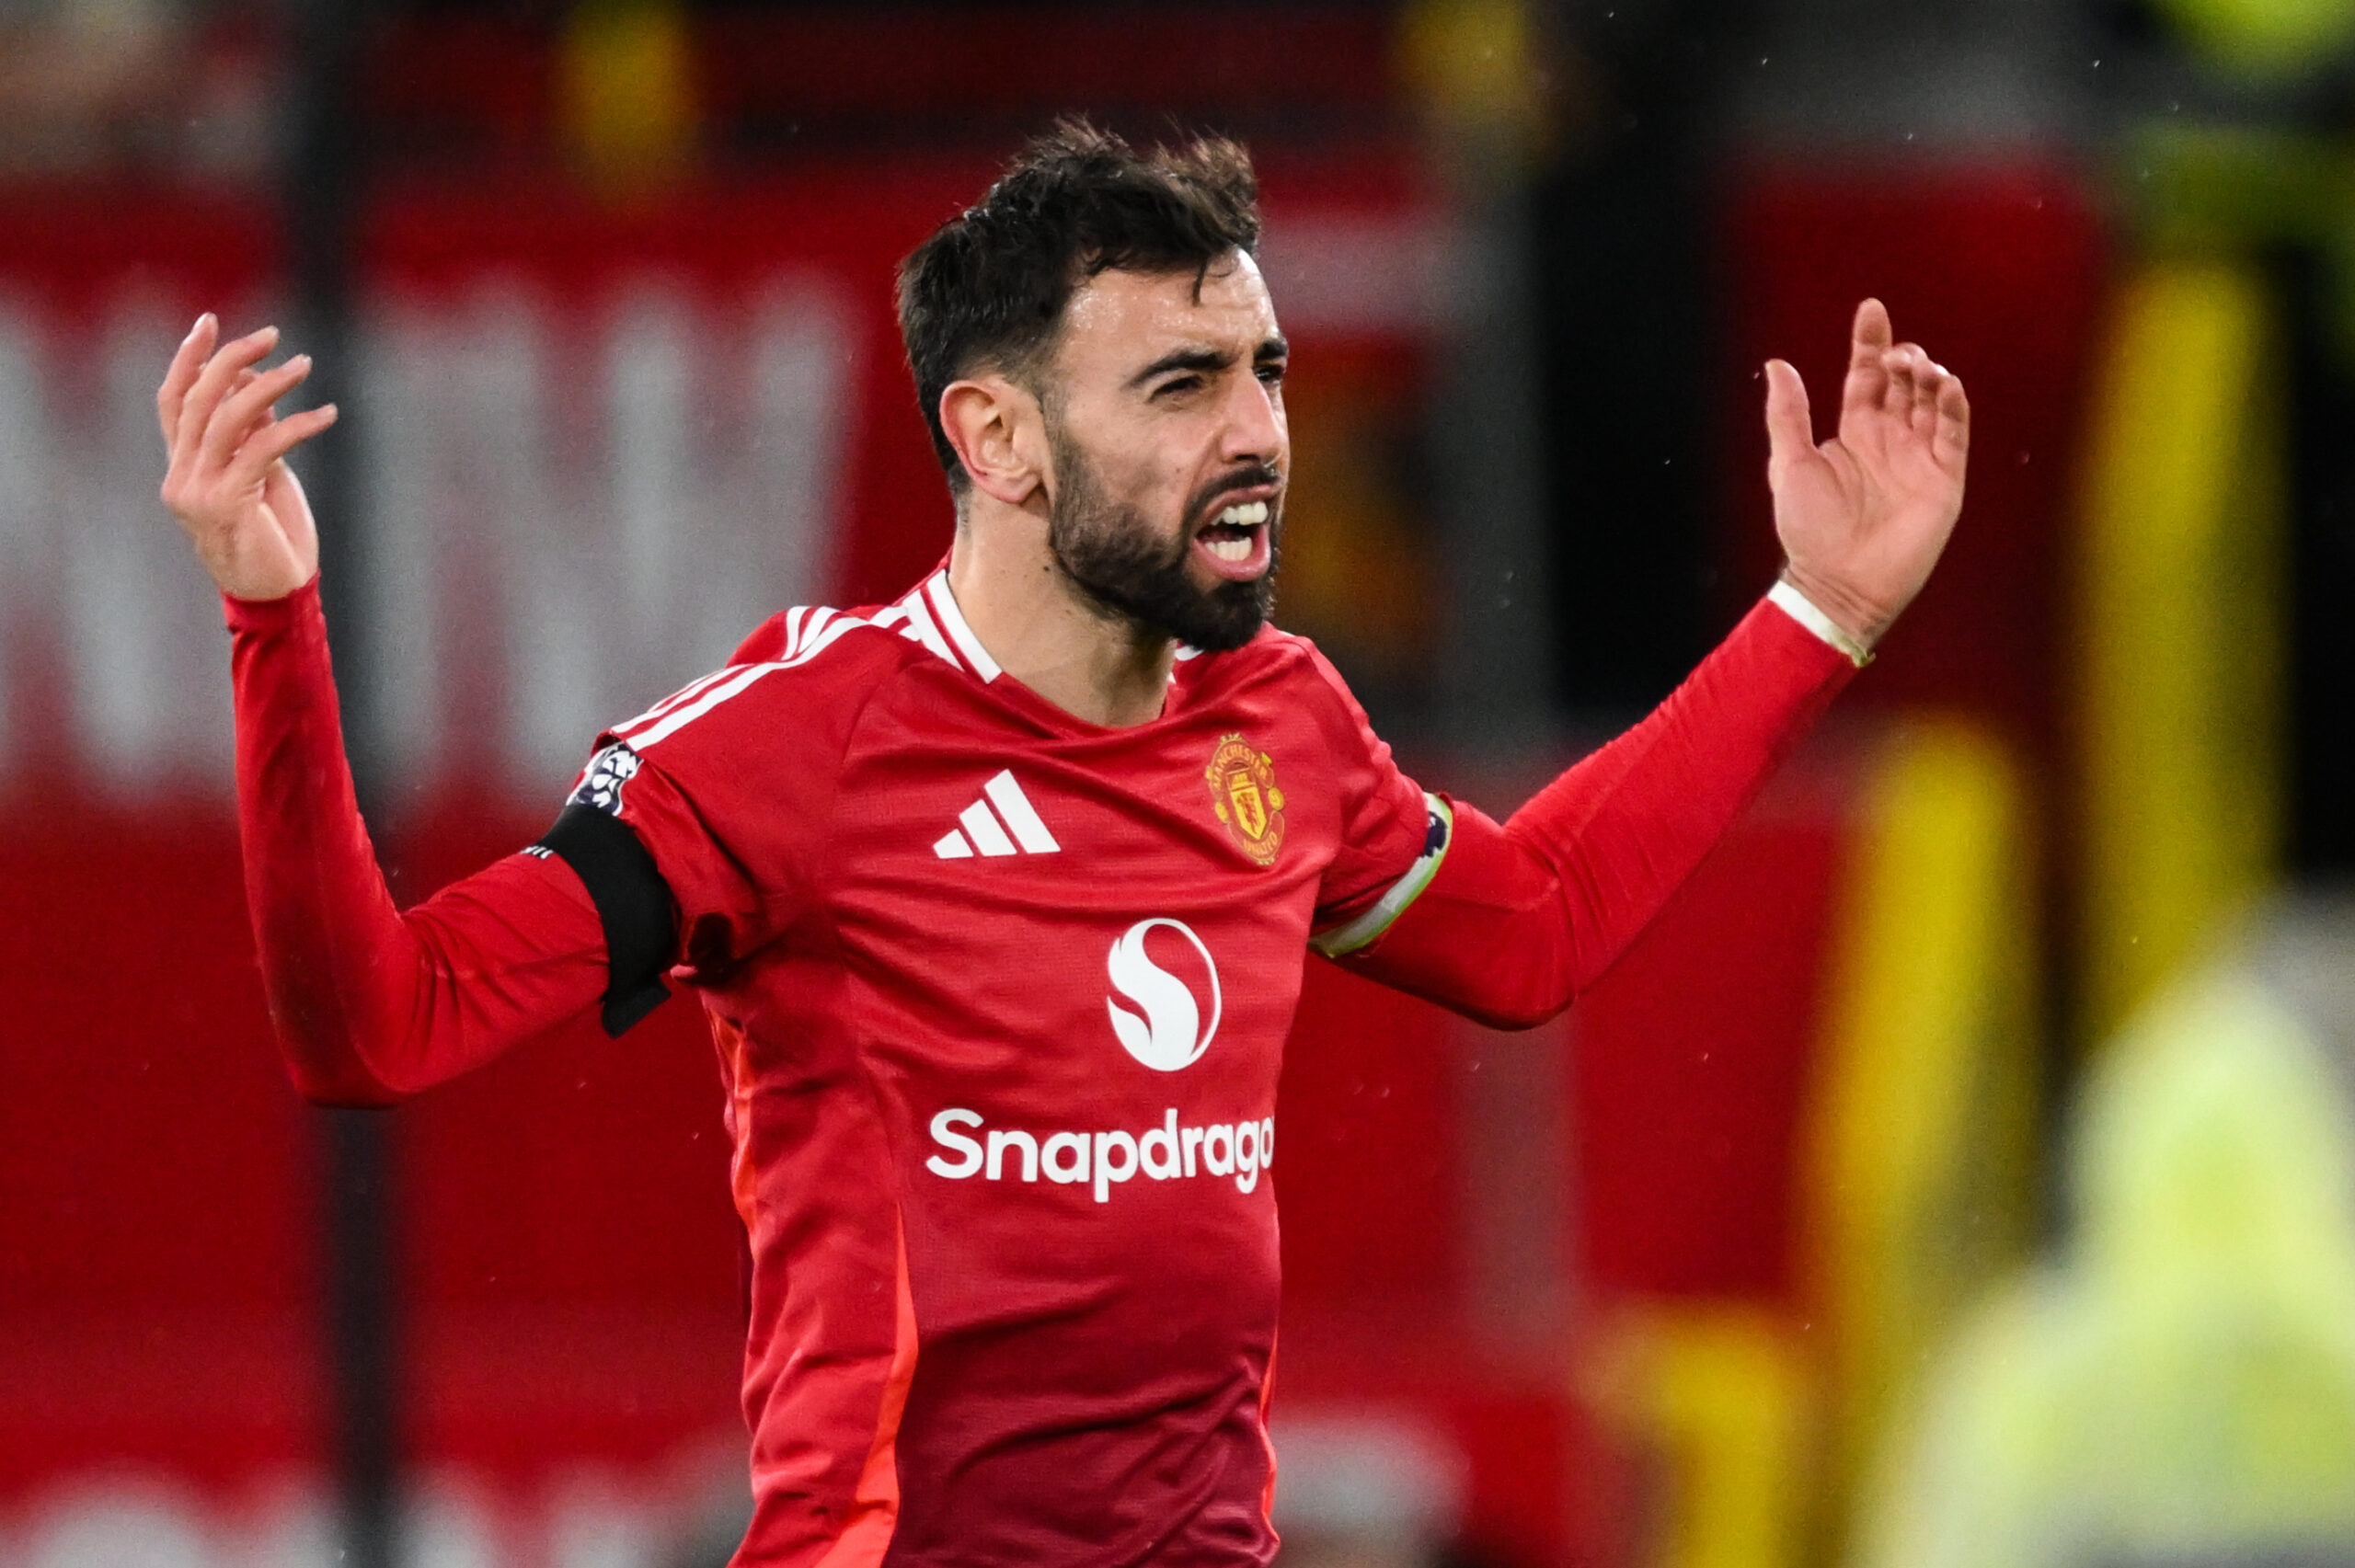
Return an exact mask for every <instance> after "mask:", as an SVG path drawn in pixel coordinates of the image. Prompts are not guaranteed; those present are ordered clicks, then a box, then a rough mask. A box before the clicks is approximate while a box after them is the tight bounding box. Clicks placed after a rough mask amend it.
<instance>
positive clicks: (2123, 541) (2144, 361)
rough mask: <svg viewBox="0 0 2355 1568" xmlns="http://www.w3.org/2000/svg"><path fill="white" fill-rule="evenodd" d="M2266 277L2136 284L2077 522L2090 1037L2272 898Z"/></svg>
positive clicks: (2276, 559)
mask: <svg viewBox="0 0 2355 1568" xmlns="http://www.w3.org/2000/svg"><path fill="white" fill-rule="evenodd" d="M2269 317H2270V312H2269V309H2268V306H2267V302H2266V298H2265V295H2264V292H2263V289H2262V286H2261V285H2260V283H2259V282H2258V280H2257V278H2256V277H2255V276H2254V274H2253V273H2252V272H2251V271H2250V270H2248V269H2242V268H2235V267H2230V266H2226V265H2223V264H2221V263H2215V264H2211V263H2192V262H2165V263H2160V264H2157V265H2154V266H2152V267H2149V268H2147V269H2144V270H2143V271H2142V274H2141V275H2140V276H2138V277H2136V278H2134V279H2133V280H2131V281H2130V282H2129V283H2128V284H2127V286H2126V288H2125V290H2124V291H2123V292H2122V294H2121V297H2120V298H2119V303H2118V306H2117V315H2116V319H2115V321H2114V323H2113V326H2112V328H2111V332H2110V337H2109V344H2108V349H2107V351H2106V355H2105V358H2104V361H2103V362H2102V365H2101V369H2100V372H2099V376H2098V382H2097V387H2096V398H2095V404H2094V418H2093V439H2092V446H2091V456H2090V460H2089V464H2088V468H2087V475H2086V484H2085V498H2084V503H2083V513H2084V520H2083V526H2082V544H2081V555H2080V571H2079V579H2080V580H2079V584H2078V622H2079V632H2080V636H2081V647H2080V663H2081V667H2082V668H2081V670H2080V677H2081V687H2080V691H2079V693H2078V695H2079V704H2080V705H2079V716H2078V727H2079V732H2080V739H2081V751H2082V758H2081V761H2082V768H2083V783H2084V790H2085V795H2084V799H2085V822H2084V838H2085V970H2084V976H2085V993H2086V1001H2087V1007H2088V1012H2089V1014H2090V1016H2089V1019H2088V1023H2089V1024H2090V1025H2091V1027H2090V1029H2089V1031H2088V1033H2089V1036H2091V1037H2099V1036H2103V1035H2106V1034H2108V1032H2109V1031H2111V1030H2112V1029H2114V1028H2116V1027H2117V1025H2118V1024H2119V1021H2120V1020H2121V1019H2123V1018H2124V1017H2125V1016H2126V1015H2127V1013H2129V1012H2130V1011H2131V1009H2132V1008H2133V1007H2134V1005H2135V1004H2136V1003H2137V1002H2139V1001H2142V999H2143V998H2144V997H2146V996H2148V995H2149V994H2151V992H2152V991H2153V990H2154V988H2155V986H2156V985H2157V983H2158V982H2159V980H2160V979H2163V978H2164V977H2165V976H2168V975H2172V974H2175V973H2177V972H2178V971H2179V970H2180V969H2181V968H2182V967H2183V966H2184V964H2185V963H2186V962H2187V961H2188V960H2189V959H2190V958H2191V957H2192V956H2193V955H2194V954H2196V953H2197V952H2198V951H2199V950H2200V947H2201V945H2202V944H2204V943H2205V942H2207V941H2208V940H2209V938H2210V937H2211V935H2212V934H2213V933H2214V932H2215V931H2216V930H2217V928H2218V926H2219V923H2220V922H2221V921H2223V920H2224V919H2226V918H2227V917H2229V916H2230V915H2231V914H2232V913H2233V912H2234V911H2235V910H2238V909H2240V908H2242V907H2243V906H2244V905H2245V904H2246V902H2247V901H2248V899H2249V898H2251V897H2252V896H2253V895H2255V894H2257V893H2258V892H2260V891H2261V890H2263V889H2264V888H2265V887H2268V886H2269V884H2270V882H2271V881H2272V879H2273V877H2274V875H2275V867H2276V863H2277V859H2278V856H2279V851H2280V836H2281V829H2280V814H2281V793H2282V785H2281V779H2280V773H2281V761H2280V757H2281V742H2280V702H2281V698H2280V687H2281V679H2282V678H2281V668H2282V653H2281V643H2282V636H2283V633H2282V628H2281V620H2282V609H2281V598H2282V592H2281V585H2280V578H2281V571H2282V567H2281V562H2282V553H2283V543H2282V542H2283V533H2284V525H2283V506H2284V500H2283V491H2284V476H2283V469H2284V464H2285V458H2284V452H2283V447H2282V441H2281V435H2280V423H2281V422H2280V418H2279V411H2278V406H2279V402H2280V396H2279V389H2278V387H2277V385H2276V383H2277V381H2278V378H2279V377H2280V375H2281V373H2282V370H2281V366H2282V360H2281V357H2280V355H2279V354H2276V353H2273V352H2271V348H2272V345H2273V341H2274V332H2273V328H2272V326H2271V322H2270V319H2269Z"/></svg>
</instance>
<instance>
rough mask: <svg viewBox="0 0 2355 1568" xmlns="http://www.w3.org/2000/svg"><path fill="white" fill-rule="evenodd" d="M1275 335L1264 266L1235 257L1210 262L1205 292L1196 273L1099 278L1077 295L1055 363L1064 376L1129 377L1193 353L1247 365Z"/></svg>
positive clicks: (1124, 273)
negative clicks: (1218, 353)
mask: <svg viewBox="0 0 2355 1568" xmlns="http://www.w3.org/2000/svg"><path fill="white" fill-rule="evenodd" d="M1275 335H1276V306H1275V302H1274V301H1273V300H1271V299H1269V296H1268V284H1267V280H1266V279H1264V278H1262V277H1261V276H1260V275H1259V264H1258V262H1256V261H1254V260H1253V259H1252V258H1250V257H1248V256H1246V255H1245V254H1244V253H1242V252H1241V251H1236V252H1235V253H1233V254H1232V255H1230V256H1228V257H1226V258H1224V259H1223V260H1219V261H1214V262H1212V264H1211V268H1210V270H1209V271H1208V272H1206V273H1204V274H1203V275H1202V278H1201V286H1200V289H1199V290H1198V289H1197V288H1196V287H1195V280H1194V273H1193V271H1192V269H1187V270H1185V271H1182V272H1132V271H1128V270H1125V269H1117V268H1116V269H1110V270H1108V271H1104V272H1098V273H1097V275H1096V276H1095V277H1093V278H1090V279H1088V280H1086V282H1084V283H1082V284H1081V285H1080V286H1079V288H1078V289H1077V290H1075V291H1074V292H1073V294H1072V297H1071V303H1070V304H1069V305H1068V306H1067V307H1065V310H1064V313H1063V341H1062V343H1061V345H1060V346H1059V348H1058V350H1057V355H1056V357H1057V358H1058V359H1059V360H1060V361H1062V362H1063V367H1064V369H1065V370H1066V371H1074V372H1086V371H1087V370H1091V369H1101V370H1106V371H1114V372H1120V373H1123V374H1126V373H1129V372H1133V371H1135V370H1136V369H1137V368H1139V367H1140V366H1143V365H1145V364H1149V363H1151V362H1152V361H1155V360H1156V359H1158V358H1160V357H1161V356H1162V355H1164V354H1166V353H1168V352H1170V351H1172V350H1174V349H1183V348H1187V347H1195V346H1199V347H1203V348H1210V349H1219V350H1222V351H1224V352H1227V353H1232V354H1235V355H1238V356H1240V357H1242V358H1244V359H1246V360H1247V359H1249V358H1250V356H1251V354H1252V352H1253V351H1254V350H1255V349H1258V346H1259V345H1260V344H1261V343H1263V342H1265V341H1266V340H1267V339H1268V338H1272V337H1274V336H1275ZM1123 365H1125V366H1126V370H1125V371H1123V370H1122V368H1121V367H1122V366H1123Z"/></svg>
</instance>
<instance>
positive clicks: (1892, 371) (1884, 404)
mask: <svg viewBox="0 0 2355 1568" xmlns="http://www.w3.org/2000/svg"><path fill="white" fill-rule="evenodd" d="M1921 366H1922V359H1921V354H1920V351H1919V350H1918V349H1914V348H1913V346H1912V345H1910V344H1905V345H1901V346H1900V347H1898V348H1894V349H1889V350H1887V351H1886V352H1884V353H1883V354H1882V355H1881V367H1882V369H1883V370H1884V371H1885V372H1887V374H1888V379H1887V381H1886V383H1884V385H1883V387H1882V390H1881V398H1880V411H1881V412H1882V413H1883V414H1886V415H1888V416H1889V417H1890V418H1892V419H1895V420H1897V421H1898V422H1899V423H1900V424H1907V423H1910V422H1912V420H1913V399H1914V385H1915V382H1916V380H1917V378H1918V377H1919V375H1920V373H1921Z"/></svg>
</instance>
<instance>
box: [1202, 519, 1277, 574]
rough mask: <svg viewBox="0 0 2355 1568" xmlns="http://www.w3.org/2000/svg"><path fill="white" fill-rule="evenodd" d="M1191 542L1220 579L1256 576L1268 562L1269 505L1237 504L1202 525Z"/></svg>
mask: <svg viewBox="0 0 2355 1568" xmlns="http://www.w3.org/2000/svg"><path fill="white" fill-rule="evenodd" d="M1194 541H1195V543H1196V544H1199V545H1200V546H1201V550H1202V553H1203V554H1204V555H1207V556H1209V557H1210V559H1211V562H1212V567H1213V569H1214V570H1216V571H1217V572H1218V574H1219V575H1220V576H1221V577H1226V578H1252V577H1256V576H1258V573H1259V572H1260V571H1262V570H1264V569H1265V568H1266V565H1267V560H1268V503H1267V502H1265V501H1238V502H1236V503H1235V505H1233V506H1230V507H1228V508H1226V509H1224V510H1223V511H1221V512H1220V513H1219V514H1218V515H1217V516H1216V517H1214V518H1212V520H1211V521H1209V522H1207V523H1204V524H1203V525H1202V527H1201V528H1200V530H1199V531H1198V532H1196V533H1195V535H1194Z"/></svg>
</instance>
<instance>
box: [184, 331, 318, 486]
mask: <svg viewBox="0 0 2355 1568" xmlns="http://www.w3.org/2000/svg"><path fill="white" fill-rule="evenodd" d="M310 373H311V356H310V355H308V354H297V355H295V356H294V357H293V359H291V360H289V361H286V362H285V363H284V364H282V365H280V366H278V367H277V368H276V369H274V370H270V371H265V372H262V373H261V374H259V375H257V376H255V377H254V378H253V379H252V380H251V381H250V382H248V383H247V384H246V385H244V386H242V387H240V388H238V389H237V390H236V391H235V392H233V393H231V394H230V395H228V396H226V397H224V398H223V399H222V400H221V406H220V407H219V408H217V409H215V410H214V411H213V418H212V421H211V422H210V423H209V424H207V425H206V426H205V428H204V461H205V463H206V464H207V465H209V466H211V467H214V468H218V467H221V466H222V465H224V464H226V463H227V462H228V461H229V459H230V458H231V457H233V456H235V455H236V451H237V446H238V443H239V442H241V441H244V440H245V439H246V438H247V436H249V435H251V434H252V433H253V430H254V427H255V425H256V424H257V423H258V422H260V421H262V420H265V419H267V418H269V415H270V405H271V404H273V403H275V402H277V401H278V400H279V399H280V398H281V397H283V396H285V395H287V394H288V393H290V392H292V391H293V390H294V388H295V387H297V386H299V385H301V384H302V383H303V378H304V376H307V375H309V374H310Z"/></svg>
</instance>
